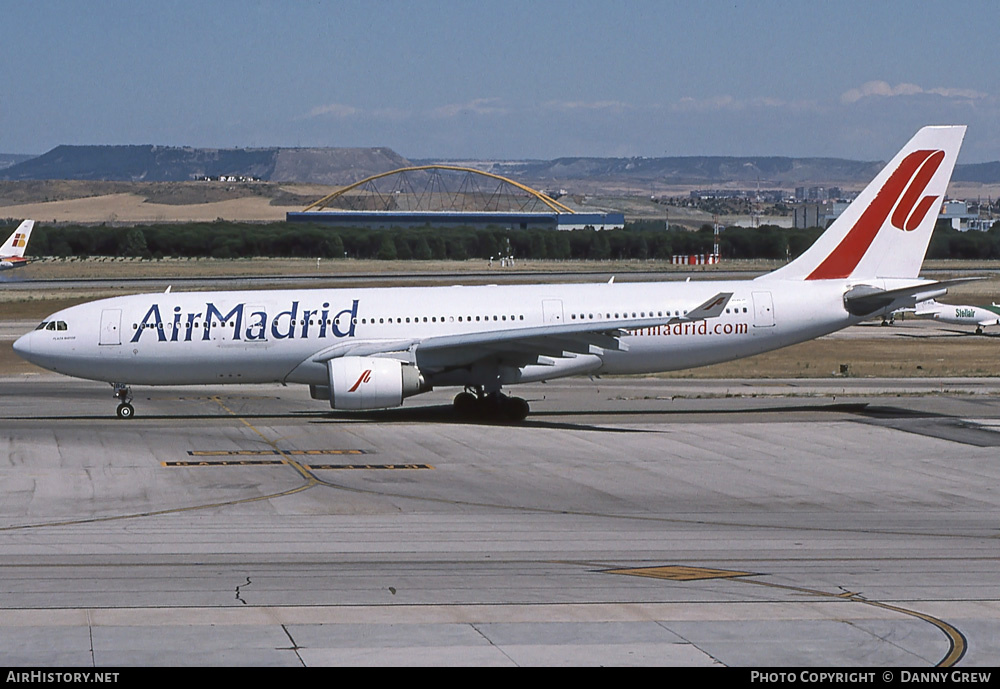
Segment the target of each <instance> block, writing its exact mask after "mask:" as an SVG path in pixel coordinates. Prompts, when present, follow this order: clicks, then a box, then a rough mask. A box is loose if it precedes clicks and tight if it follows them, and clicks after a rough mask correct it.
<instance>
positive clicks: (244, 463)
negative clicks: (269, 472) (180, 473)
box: [160, 459, 434, 471]
mask: <svg viewBox="0 0 1000 689" xmlns="http://www.w3.org/2000/svg"><path fill="white" fill-rule="evenodd" d="M288 464H289V463H288V461H287V460H284V459H192V460H171V461H164V462H160V466H163V467H181V468H184V467H253V466H260V467H263V466H279V467H283V466H288ZM302 466H303V467H304V468H305V469H308V470H310V471H314V470H319V469H322V470H330V469H355V470H365V469H370V470H375V471H384V470H401V469H433V468H434V467H433V466H431V465H430V464H303V465H302Z"/></svg>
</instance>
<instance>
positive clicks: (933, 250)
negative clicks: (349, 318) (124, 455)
mask: <svg viewBox="0 0 1000 689" xmlns="http://www.w3.org/2000/svg"><path fill="white" fill-rule="evenodd" d="M9 231H11V230H8V232H9ZM820 233H821V230H820V229H819V228H809V229H791V228H782V227H777V226H774V225H764V226H761V227H758V228H742V227H728V228H726V229H725V230H724V231H723V232H722V233H721V234H720V240H719V244H720V253H721V254H722V256H723V257H726V258H741V259H742V258H763V259H789V258H794V257H796V256H798V255H799V254H801V253H802V252H803V251H805V250H806V249H807V248H808V247H809V246H810V245H811V244H812V243H813V242H814V241H815V240H816V238H817V237H818V236H819V235H820ZM713 244H714V234H713V230H712V228H711V226H709V225H704V226H703V227H702V228H701V229H700V230H697V231H690V230H686V229H683V228H679V227H670V228H666V227H665V223H664V222H663V221H662V220H660V221H649V220H647V221H637V222H630V223H627V224H626V226H625V229H623V230H605V231H595V230H593V229H583V230H574V231H553V230H545V229H525V230H511V229H506V228H499V227H497V228H487V229H481V228H471V227H469V228H461V227H458V228H440V227H438V228H433V227H416V228H395V229H367V228H340V227H337V228H332V227H329V226H321V225H310V224H303V223H284V222H279V223H270V224H250V223H231V222H226V221H216V222H212V223H186V224H155V225H136V226H131V227H107V226H97V227H95V226H82V225H50V226H46V225H38V226H36V228H35V231H34V234H33V235H32V237H31V242H30V244H29V246H28V254H29V255H32V256H60V257H71V256H75V257H87V256H122V257H139V258H147V259H150V258H163V257H167V256H173V257H188V258H197V257H203V258H204V257H211V258H240V257H243V258H251V257H259V256H266V257H305V258H327V259H335V258H346V257H350V258H374V259H383V260H430V259H438V260H459V261H461V260H466V259H470V258H479V259H484V260H487V259H489V258H491V257H492V258H495V259H499V258H500V257H502V256H514V257H515V258H518V259H555V260H568V259H589V260H609V259H640V260H645V259H670V258H671V256H673V255H675V254H708V253H711V252H712V250H713ZM928 258H961V259H1000V222H998V223H996V224H994V226H993V228H992V229H991V230H989V231H988V232H958V231H955V230H953V229H951V228H950V227H949V226H946V225H942V226H939V227H938V228H937V229H936V230H935V232H934V235H933V237H932V239H931V245H930V249H929V251H928Z"/></svg>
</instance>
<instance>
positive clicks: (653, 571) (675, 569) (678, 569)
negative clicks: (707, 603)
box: [604, 565, 754, 581]
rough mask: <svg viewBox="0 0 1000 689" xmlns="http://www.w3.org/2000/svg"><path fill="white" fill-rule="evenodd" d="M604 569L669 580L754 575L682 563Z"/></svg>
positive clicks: (610, 572) (611, 572)
mask: <svg viewBox="0 0 1000 689" xmlns="http://www.w3.org/2000/svg"><path fill="white" fill-rule="evenodd" d="M604 571H605V573H607V574H628V575H630V576H633V577H650V578H652V579H669V580H670V581H700V580H702V579H732V578H735V577H752V576H754V574H753V573H752V572H735V571H730V570H725V569H708V568H707V567H684V566H682V565H668V566H666V567H629V568H626V569H608V570H604Z"/></svg>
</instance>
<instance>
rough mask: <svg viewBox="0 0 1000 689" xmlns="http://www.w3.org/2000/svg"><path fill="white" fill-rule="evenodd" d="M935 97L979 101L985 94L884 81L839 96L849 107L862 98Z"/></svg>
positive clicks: (968, 90)
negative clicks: (925, 87)
mask: <svg viewBox="0 0 1000 689" xmlns="http://www.w3.org/2000/svg"><path fill="white" fill-rule="evenodd" d="M925 94H930V95H935V96H941V97H943V98H949V99H958V100H979V99H982V98H986V97H987V94H985V93H981V92H979V91H974V90H972V89H960V88H940V87H939V88H933V89H924V88H922V87H920V86H917V85H916V84H908V83H902V84H897V85H895V86H893V85H891V84H889V83H888V82H885V81H869V82H867V83H865V84H864V85H862V86H861V87H860V88H856V89H850V90H848V91H845V92H844V93H843V94H842V95H841V96H840V102H841V103H844V104H847V105H850V104H851V103H857V102H858V101H859V100H862V99H864V98H895V97H897V96H919V95H925Z"/></svg>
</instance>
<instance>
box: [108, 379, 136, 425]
mask: <svg viewBox="0 0 1000 689" xmlns="http://www.w3.org/2000/svg"><path fill="white" fill-rule="evenodd" d="M112 385H113V386H114V388H115V397H116V398H118V410H117V412H118V418H119V419H131V418H132V417H133V416H135V407H133V406H132V405H131V404H130V402H131V401H132V388H130V387H129V386H128V385H126V384H124V383H112Z"/></svg>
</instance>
